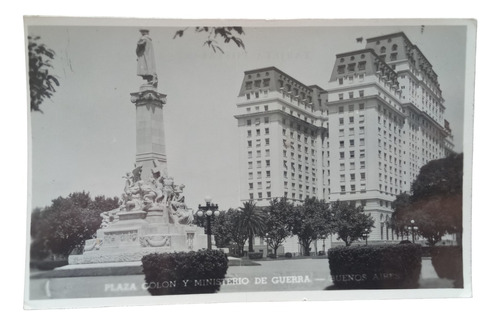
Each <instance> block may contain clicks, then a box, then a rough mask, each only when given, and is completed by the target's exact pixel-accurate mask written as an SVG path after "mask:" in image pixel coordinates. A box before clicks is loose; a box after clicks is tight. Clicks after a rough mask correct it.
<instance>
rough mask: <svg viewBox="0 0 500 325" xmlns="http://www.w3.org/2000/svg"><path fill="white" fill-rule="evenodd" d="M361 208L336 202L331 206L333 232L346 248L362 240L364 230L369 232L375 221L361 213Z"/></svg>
mask: <svg viewBox="0 0 500 325" xmlns="http://www.w3.org/2000/svg"><path fill="white" fill-rule="evenodd" d="M363 211H364V210H363V206H361V205H360V206H354V205H352V204H350V203H348V202H341V201H336V202H334V203H333V204H332V217H333V220H332V222H333V228H332V229H333V232H334V233H336V234H337V237H338V238H337V239H341V240H343V241H344V242H345V244H346V246H351V244H352V243H353V242H354V241H356V240H358V239H360V238H362V237H363V234H364V233H365V231H366V230H368V232H371V229H372V228H374V227H375V226H374V224H375V221H374V220H373V218H372V217H370V216H368V215H366V214H364V213H363Z"/></svg>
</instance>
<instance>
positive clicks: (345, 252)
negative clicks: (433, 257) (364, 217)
mask: <svg viewBox="0 0 500 325" xmlns="http://www.w3.org/2000/svg"><path fill="white" fill-rule="evenodd" d="M421 254H422V253H421V247H420V245H415V244H401V245H373V246H357V247H337V248H333V249H330V250H329V251H328V262H329V265H330V274H331V276H332V280H333V283H334V288H335V289H409V288H418V286H419V284H418V280H419V277H420V271H421V269H422V257H421Z"/></svg>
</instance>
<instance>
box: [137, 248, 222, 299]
mask: <svg viewBox="0 0 500 325" xmlns="http://www.w3.org/2000/svg"><path fill="white" fill-rule="evenodd" d="M142 267H143V272H144V275H145V280H146V286H147V288H148V291H149V293H151V294H152V295H154V296H156V295H169V294H192V293H215V292H217V291H219V289H220V286H221V284H222V283H223V282H224V277H225V275H226V272H227V268H228V260H227V257H226V255H225V254H224V253H223V252H221V251H218V250H209V251H207V250H200V251H198V252H181V253H163V254H158V253H155V254H149V255H146V256H144V257H143V258H142Z"/></svg>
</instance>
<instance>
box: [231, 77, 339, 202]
mask: <svg viewBox="0 0 500 325" xmlns="http://www.w3.org/2000/svg"><path fill="white" fill-rule="evenodd" d="M325 101H326V93H325V92H324V90H323V89H321V88H320V87H318V86H306V85H304V84H302V83H301V82H299V81H298V80H297V79H295V78H292V77H290V76H289V75H287V74H286V73H284V72H282V71H280V70H279V69H277V68H275V67H269V68H263V69H257V70H251V71H246V72H245V76H244V80H243V84H242V86H241V90H240V93H239V96H238V103H237V113H236V114H235V118H236V119H237V120H238V129H239V133H240V134H239V137H240V146H239V147H240V153H239V154H240V198H241V200H242V201H247V200H254V201H256V202H257V204H259V205H266V204H267V202H268V200H269V199H271V198H280V197H283V196H286V197H288V198H289V199H291V200H293V201H302V200H304V199H305V198H306V197H313V196H314V197H318V198H324V199H328V195H329V188H330V183H329V182H330V180H329V177H328V176H329V173H330V170H329V154H330V151H329V140H328V139H329V137H328V116H327V111H326V106H325Z"/></svg>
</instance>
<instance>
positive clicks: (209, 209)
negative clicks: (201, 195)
mask: <svg viewBox="0 0 500 325" xmlns="http://www.w3.org/2000/svg"><path fill="white" fill-rule="evenodd" d="M205 203H206V205H205V206H202V205H201V204H199V205H198V212H197V213H196V215H197V216H198V217H203V215H205V217H206V218H207V250H211V249H212V224H211V218H212V216H214V217H218V216H219V215H220V212H219V205H217V204H214V203H212V198H211V197H210V196H207V197H206V198H205Z"/></svg>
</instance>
